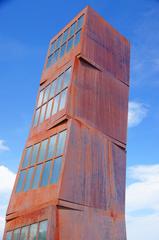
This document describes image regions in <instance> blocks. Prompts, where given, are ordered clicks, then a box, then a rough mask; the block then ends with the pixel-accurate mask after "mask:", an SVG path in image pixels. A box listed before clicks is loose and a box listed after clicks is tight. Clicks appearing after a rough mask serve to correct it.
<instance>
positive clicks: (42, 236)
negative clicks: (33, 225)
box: [38, 221, 47, 240]
mask: <svg viewBox="0 0 159 240" xmlns="http://www.w3.org/2000/svg"><path fill="white" fill-rule="evenodd" d="M46 235H47V221H42V222H41V223H40V226H39V236H38V240H46Z"/></svg>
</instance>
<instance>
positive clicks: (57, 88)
mask: <svg viewBox="0 0 159 240" xmlns="http://www.w3.org/2000/svg"><path fill="white" fill-rule="evenodd" d="M63 77H64V74H61V75H60V76H59V77H58V78H57V86H56V94H57V93H59V92H60V91H61V85H62V79H63Z"/></svg>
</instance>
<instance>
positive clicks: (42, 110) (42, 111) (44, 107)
mask: <svg viewBox="0 0 159 240" xmlns="http://www.w3.org/2000/svg"><path fill="white" fill-rule="evenodd" d="M45 111H46V104H45V105H43V106H42V108H41V113H40V120H39V122H40V123H42V122H43V121H44V117H45Z"/></svg>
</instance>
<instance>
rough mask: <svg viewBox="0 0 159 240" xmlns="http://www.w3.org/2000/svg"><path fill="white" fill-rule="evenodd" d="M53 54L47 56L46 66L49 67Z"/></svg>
mask: <svg viewBox="0 0 159 240" xmlns="http://www.w3.org/2000/svg"><path fill="white" fill-rule="evenodd" d="M52 59H53V54H52V55H50V56H49V57H48V60H47V64H46V67H47V68H49V67H50V66H51V64H52Z"/></svg>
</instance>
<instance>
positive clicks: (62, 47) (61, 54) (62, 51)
mask: <svg viewBox="0 0 159 240" xmlns="http://www.w3.org/2000/svg"><path fill="white" fill-rule="evenodd" d="M65 50H66V43H64V44H63V45H62V46H61V51H60V58H62V57H63V55H64V54H65Z"/></svg>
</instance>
